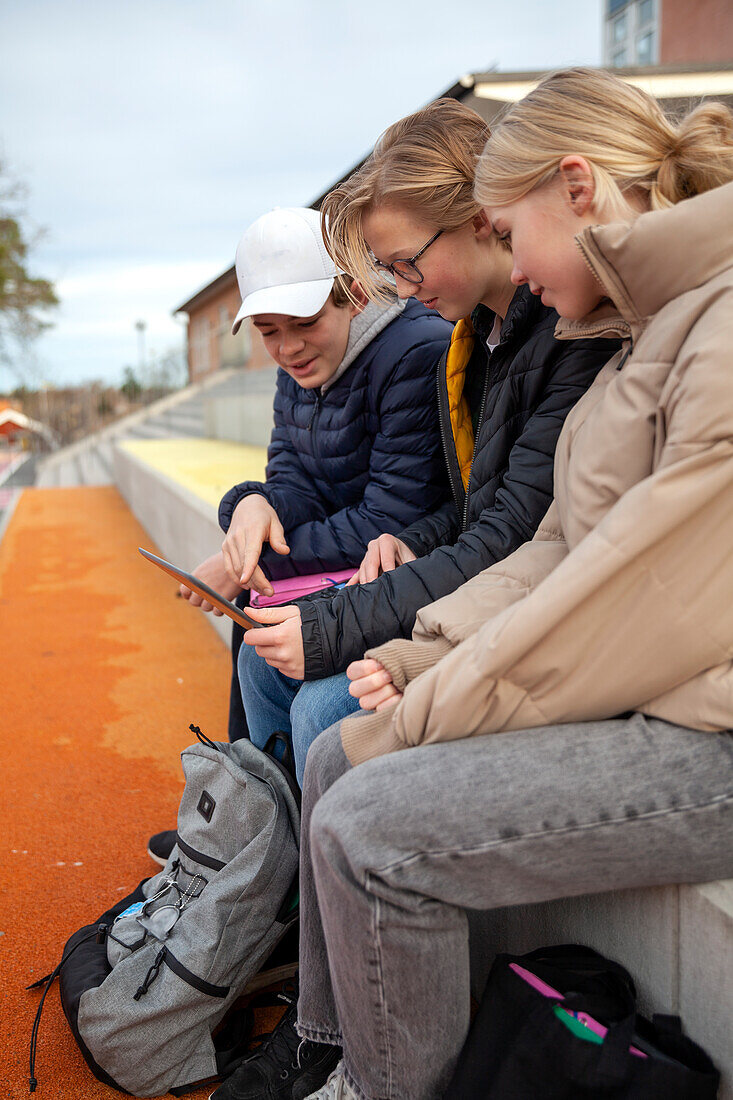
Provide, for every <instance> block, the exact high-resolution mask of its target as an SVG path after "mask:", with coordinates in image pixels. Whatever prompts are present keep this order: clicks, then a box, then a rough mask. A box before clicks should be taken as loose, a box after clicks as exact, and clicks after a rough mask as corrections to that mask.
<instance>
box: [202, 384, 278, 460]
mask: <svg viewBox="0 0 733 1100" xmlns="http://www.w3.org/2000/svg"><path fill="white" fill-rule="evenodd" d="M272 402H273V393H252V394H248V395H247V396H246V397H245V396H241V397H215V398H211V399H210V400H208V401H207V402H206V403H205V405H204V429H205V432H206V435H207V436H208V438H210V439H231V440H233V441H234V442H235V443H250V444H252V445H254V446H259V447H266V446H267V445H268V443H269V442H270V433H271V432H272V428H273V424H274V420H273V415H272Z"/></svg>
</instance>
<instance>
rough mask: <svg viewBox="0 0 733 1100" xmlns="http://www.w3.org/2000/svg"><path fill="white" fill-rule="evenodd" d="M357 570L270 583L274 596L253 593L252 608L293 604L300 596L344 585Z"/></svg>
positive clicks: (311, 575)
mask: <svg viewBox="0 0 733 1100" xmlns="http://www.w3.org/2000/svg"><path fill="white" fill-rule="evenodd" d="M355 572H356V569H337V570H336V572H335V573H310V574H309V575H308V576H307V577H286V578H285V579H284V580H282V581H270V584H271V585H272V587H273V589H274V592H273V595H272V596H262V595H260V593H259V592H253V593H252V595H251V597H250V601H249V602H250V606H251V607H274V606H276V605H277V604H282V603H292V602H293V600H297V598H298V597H299V596H310V595H312V593H313V592H320V591H321V589H322V588H332V587H333V586H334V585H344V584H346V582H347V581H349V580H351V578H352V577H353V576H354V573H355Z"/></svg>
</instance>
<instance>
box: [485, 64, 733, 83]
mask: <svg viewBox="0 0 733 1100" xmlns="http://www.w3.org/2000/svg"><path fill="white" fill-rule="evenodd" d="M573 67H574V66H570V65H561V66H552V67H550V68H548V69H526V70H522V71H517V72H511V73H509V72H501V73H500V72H496V70H494V69H492V70H491V71H490V72H487V73H471V80H472V81H473V85H476V84H511V83H514V82H515V81H518V80H519V81H521V80H538V79H539V78H540V77H542V76H545V74H546V73H552V72H557V71H562V70H563V69H567V68H573ZM587 68H590V69H604V70H605V71H606V72H610V73H616V74H617V75H618V76H665V75H672V76H674V75H677V74H679V75H680V76H682V75H684V74H685V73H724V72H727V71H728V70H729V69H733V60H731V61H719V62H717V63H716V62H714V61H705V62H700V64H689V65H632V66H628V67H627V68H623V69H620V68H619V69H617V68H613V67H611V66H610V65H589V66H587ZM473 85H472V86H473ZM469 90H470V89H469Z"/></svg>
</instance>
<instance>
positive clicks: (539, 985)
mask: <svg viewBox="0 0 733 1100" xmlns="http://www.w3.org/2000/svg"><path fill="white" fill-rule="evenodd" d="M509 969H510V970H513V971H514V973H515V974H518V975H519V977H520V978H522V979H523V980H524V981H525V982H527V983H528V985H531V986H532V988H533V989H536V990H537V992H538V993H541V994H542V996H543V997H551V998H552V999H553V1000H556V1001H564V1000H565V998H564V997H563V995H562V993H558V991H557V990H556V989H553V988H552V986H551V985H548V984H547V982H543V981H542V978H538V977H537V975H536V974H533V973H532V972H531V971H530V970H525V969H524V967H523V966H519V965H518V963H509ZM568 1014H569V1015H570V1016H574V1017H575V1019H576V1020H579V1021H580V1023H581V1024H584V1025H585V1026H586V1027H587V1028H588V1030H589V1031H592V1032H593V1033H594V1034H595V1035H598V1036H599V1037H600V1038H601V1039H605V1037H606V1032H607V1031H608V1028H605V1027H604V1026H603V1024H599V1023H598V1021H597V1020H594V1019H593V1017H592V1016H589V1015H588V1013H587V1012H569V1013H568ZM629 1052H630V1053H631V1054H635V1055H636V1056H637V1057H638V1058H646V1057H647V1055H646V1054H644V1052H643V1051H642V1050H639V1049H638V1048H637V1047H629Z"/></svg>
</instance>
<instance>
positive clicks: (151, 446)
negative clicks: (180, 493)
mask: <svg viewBox="0 0 733 1100" xmlns="http://www.w3.org/2000/svg"><path fill="white" fill-rule="evenodd" d="M121 446H122V447H124V449H125V450H126V451H129V453H130V454H132V455H134V456H135V457H136V458H138V459H139V460H140V461H141V462H144V463H146V465H148V466H152V468H153V469H154V470H158V471H159V472H160V473H161V474H165V476H166V477H169V478H171V479H172V480H173V481H176V482H178V484H179V485H182V486H184V488H186V489H188V490H190V491H191V492H192V493H195V494H196V496H198V497H201V499H202V500H205V501H207V502H208V503H209V504H213V505H214V507H216V506H217V505H218V504H219V501H220V500H221V498H222V497H223V495H224V493H226V491H227V490H228V489H231V487H232V485H237V484H238V483H239V482H240V481H263V480H264V477H265V465H266V463H267V448H266V447H252V446H250V445H249V444H247V443H228V442H225V441H224V440H219V439H141V440H127V441H126V442H125V443H122V444H121Z"/></svg>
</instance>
